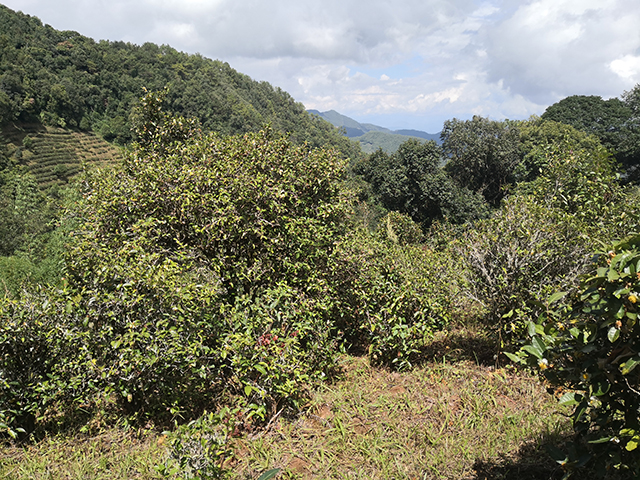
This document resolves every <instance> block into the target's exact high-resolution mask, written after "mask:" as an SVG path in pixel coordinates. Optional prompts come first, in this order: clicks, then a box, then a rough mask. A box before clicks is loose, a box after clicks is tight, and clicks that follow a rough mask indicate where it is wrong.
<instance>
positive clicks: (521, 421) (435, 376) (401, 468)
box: [234, 357, 569, 479]
mask: <svg viewBox="0 0 640 480" xmlns="http://www.w3.org/2000/svg"><path fill="white" fill-rule="evenodd" d="M344 368H345V374H344V378H342V379H341V380H340V381H339V382H337V383H335V384H333V385H325V386H323V387H322V388H321V389H320V390H319V391H318V392H317V393H316V395H315V396H314V398H313V400H312V403H311V404H310V405H309V407H308V409H307V413H306V414H305V415H303V416H302V417H300V418H299V419H295V420H280V421H278V422H276V423H274V424H272V426H271V428H270V429H269V431H267V432H262V433H260V434H257V435H255V436H254V437H249V438H246V439H243V440H240V441H239V442H238V457H237V464H236V465H235V466H234V470H235V473H236V475H237V477H238V478H247V479H250V478H257V476H258V475H259V474H260V473H261V472H263V471H265V470H267V469H269V468H273V467H279V468H282V469H283V473H282V474H281V478H299V479H321V478H322V479H371V478H393V479H431V478H434V479H435V478H438V479H445V478H446V479H463V478H468V479H471V478H484V477H480V476H478V475H479V474H480V475H481V474H482V472H483V471H489V470H491V469H493V470H494V471H498V470H501V469H502V470H504V469H505V468H507V469H511V471H513V473H516V471H518V470H520V471H521V472H524V471H527V470H529V471H531V470H536V471H539V472H540V473H542V472H544V473H545V475H546V476H545V477H525V476H522V475H520V476H519V478H550V476H553V475H554V472H555V471H556V470H557V469H556V466H555V465H554V464H553V462H551V461H550V460H549V459H548V457H547V455H546V453H545V452H544V451H541V449H540V445H541V444H542V443H544V442H545V441H547V440H548V439H557V438H559V437H560V435H562V434H563V433H564V432H567V431H568V430H569V424H568V421H567V419H566V417H564V416H563V415H562V413H561V412H558V411H557V407H556V404H555V402H554V401H553V399H552V398H550V397H549V395H548V394H547V393H546V392H545V391H544V389H543V388H542V387H541V386H540V385H539V383H538V381H537V380H536V379H534V378H530V377H528V376H523V375H521V374H516V373H515V372H513V371H509V370H505V369H495V368H492V367H482V366H478V365H476V364H474V363H471V362H468V361H464V362H460V363H456V364H450V363H446V362H445V363H432V364H429V365H426V366H424V367H422V368H418V369H415V370H414V371H412V372H410V373H403V374H399V373H394V372H388V371H384V370H379V369H375V368H372V367H371V366H369V364H368V362H367V361H366V360H365V359H363V358H353V357H345V358H344ZM557 473H560V472H557ZM492 478H493V477H492ZM496 478H498V477H496Z"/></svg>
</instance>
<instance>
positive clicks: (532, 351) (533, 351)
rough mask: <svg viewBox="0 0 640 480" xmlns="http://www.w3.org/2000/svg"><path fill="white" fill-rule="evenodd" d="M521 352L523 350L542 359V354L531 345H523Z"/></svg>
mask: <svg viewBox="0 0 640 480" xmlns="http://www.w3.org/2000/svg"><path fill="white" fill-rule="evenodd" d="M522 350H524V351H525V352H529V353H530V354H531V355H534V356H536V357H538V358H542V356H543V352H541V351H540V350H539V349H538V348H536V347H534V346H533V345H525V346H524V347H522Z"/></svg>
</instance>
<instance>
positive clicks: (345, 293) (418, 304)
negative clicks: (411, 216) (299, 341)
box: [335, 223, 461, 369]
mask: <svg viewBox="0 0 640 480" xmlns="http://www.w3.org/2000/svg"><path fill="white" fill-rule="evenodd" d="M381 228H382V232H381V234H382V235H380V236H379V237H378V238H376V236H375V235H372V234H371V233H369V232H368V231H366V230H360V229H357V230H355V231H353V232H351V233H350V234H349V235H348V236H346V237H345V238H344V240H343V241H342V242H341V244H340V245H339V248H338V250H337V252H336V256H337V265H338V266H339V268H340V271H339V272H337V274H336V277H335V278H336V288H337V289H338V296H339V298H340V299H341V301H342V304H341V309H340V312H341V315H342V318H341V319H340V320H339V321H338V323H337V328H340V329H341V330H342V331H343V332H344V337H345V339H346V341H347V342H349V343H350V344H351V349H353V350H354V351H362V350H364V351H367V352H368V354H369V356H370V358H371V360H372V362H373V363H374V364H384V365H389V366H393V367H394V368H396V369H406V368H408V367H411V366H412V365H415V364H416V363H418V362H420V360H421V358H422V357H421V354H422V352H423V350H424V347H425V345H426V343H427V342H428V340H429V339H430V338H431V336H432V335H433V333H434V332H436V331H438V330H441V329H443V328H445V327H446V326H447V325H448V323H449V322H450V319H451V318H452V315H455V311H454V307H455V305H456V301H455V300H456V298H457V296H458V295H459V293H460V290H461V287H460V284H459V283H458V281H459V280H460V278H459V277H458V276H457V275H456V274H455V263H454V261H453V259H452V257H450V256H448V255H446V254H442V252H438V251H433V250H431V249H429V248H428V247H426V246H424V245H421V244H406V245H403V244H402V243H401V242H399V241H398V239H397V237H396V238H395V239H394V238H393V237H392V238H389V235H388V232H387V227H386V226H385V224H384V223H382V224H381ZM380 237H382V238H380ZM385 237H386V239H385Z"/></svg>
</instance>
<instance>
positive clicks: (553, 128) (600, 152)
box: [516, 117, 607, 181]
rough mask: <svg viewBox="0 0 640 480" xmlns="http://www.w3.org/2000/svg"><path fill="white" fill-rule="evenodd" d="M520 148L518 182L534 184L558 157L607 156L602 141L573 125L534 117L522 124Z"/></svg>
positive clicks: (520, 126) (520, 128) (520, 127)
mask: <svg viewBox="0 0 640 480" xmlns="http://www.w3.org/2000/svg"><path fill="white" fill-rule="evenodd" d="M519 130H520V143H521V149H522V151H523V153H524V159H523V162H522V165H521V168H520V169H519V170H518V171H517V175H516V176H517V179H518V181H532V180H535V179H536V178H537V177H538V176H540V175H541V174H542V173H543V172H544V171H545V170H546V168H547V167H548V165H549V159H550V158H552V157H553V156H556V155H563V154H569V155H572V154H576V153H578V154H580V155H595V156H596V157H598V158H602V157H604V156H606V155H607V152H606V151H605V148H604V147H603V146H602V145H601V143H600V141H599V139H598V138H597V137H596V136H595V135H592V134H588V133H586V132H584V131H582V130H578V129H576V128H574V127H572V126H571V125H567V124H564V123H559V122H555V121H553V120H543V119H541V118H539V117H533V118H531V119H530V120H528V121H526V122H521V123H520V124H519Z"/></svg>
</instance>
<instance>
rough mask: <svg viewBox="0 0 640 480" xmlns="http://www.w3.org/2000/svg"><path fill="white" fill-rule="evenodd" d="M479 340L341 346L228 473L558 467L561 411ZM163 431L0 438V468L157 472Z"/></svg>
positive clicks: (471, 472) (493, 474) (46, 475)
mask: <svg viewBox="0 0 640 480" xmlns="http://www.w3.org/2000/svg"><path fill="white" fill-rule="evenodd" d="M487 346H488V342H485V341H484V340H483V339H482V338H481V337H478V336H477V335H474V334H472V333H469V332H466V333H465V332H464V331H462V332H460V331H459V332H458V333H456V334H455V335H445V334H443V335H442V336H441V337H439V338H438V339H436V340H435V341H434V344H433V348H432V349H431V351H430V361H429V362H428V363H426V364H424V365H422V366H421V367H418V368H415V369H414V370H412V371H411V372H406V373H397V372H391V371H388V370H385V369H381V368H376V367H373V366H371V365H370V364H369V362H368V360H367V359H366V358H362V357H352V356H344V357H342V359H341V366H342V372H343V373H342V375H341V377H340V378H339V379H337V380H336V381H335V382H333V383H327V384H323V385H321V386H320V388H319V389H318V390H317V391H316V392H315V393H314V395H313V396H312V398H311V399H310V401H309V403H308V405H307V406H306V408H305V409H304V413H303V414H301V415H300V416H299V417H297V418H291V419H284V418H276V419H275V420H274V421H273V422H271V423H270V424H269V425H268V427H267V428H266V429H263V430H261V431H255V432H250V433H247V434H245V435H243V436H242V437H238V438H234V439H233V440H232V442H233V444H232V447H233V449H234V451H235V456H234V458H233V459H231V461H229V462H227V464H226V465H227V466H228V468H229V469H230V476H231V478H238V479H252V480H255V479H256V478H258V476H259V475H260V474H261V473H263V472H265V471H266V470H269V469H271V468H275V467H277V468H281V469H282V471H281V472H280V474H278V476H277V477H276V478H282V479H304V480H311V479H456V480H460V479H478V480H480V479H482V480H484V479H487V480H488V479H493V480H498V479H508V478H518V479H519V480H526V479H530V480H533V479H550V478H560V477H561V476H562V472H561V471H560V470H559V468H558V467H557V465H556V464H554V462H553V461H551V460H550V459H549V457H548V456H547V454H546V453H545V451H544V449H543V448H542V445H543V444H544V443H546V442H558V441H561V440H562V437H563V436H564V435H565V434H567V433H569V432H570V424H569V421H568V419H567V418H566V416H565V415H564V413H566V412H563V411H560V410H559V409H558V407H557V405H556V403H555V401H554V399H553V398H552V397H551V396H549V395H548V394H547V393H546V391H545V389H544V388H543V387H542V386H541V385H540V383H539V381H538V380H537V379H536V378H533V377H530V376H528V375H525V374H522V372H516V371H514V370H512V369H509V368H498V367H497V366H495V365H487V363H490V362H488V361H487V362H485V364H484V365H483V364H482V362H481V361H480V360H477V358H478V359H479V358H484V359H485V360H487V359H491V358H492V355H491V349H489V348H484V347H487ZM436 347H437V348H436ZM470 348H471V349H475V350H474V351H471V350H470ZM438 349H440V354H438ZM472 358H473V360H471V359H472ZM163 443H164V437H163V436H162V435H161V434H159V433H152V432H146V433H144V434H141V435H138V436H134V435H132V434H127V433H124V432H122V431H120V430H117V429H112V430H107V431H104V432H103V434H102V435H100V436H96V437H87V436H83V435H78V436H71V437H68V438H62V437H56V438H50V439H47V440H44V441H41V442H39V443H38V444H36V445H31V446H27V447H16V446H5V447H0V478H10V479H16V480H22V479H80V478H82V479H107V478H109V479H114V480H118V479H152V478H158V474H157V473H156V471H155V469H154V465H155V464H157V463H161V462H162V461H163V458H164V457H165V456H166V446H165V445H164V444H163Z"/></svg>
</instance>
